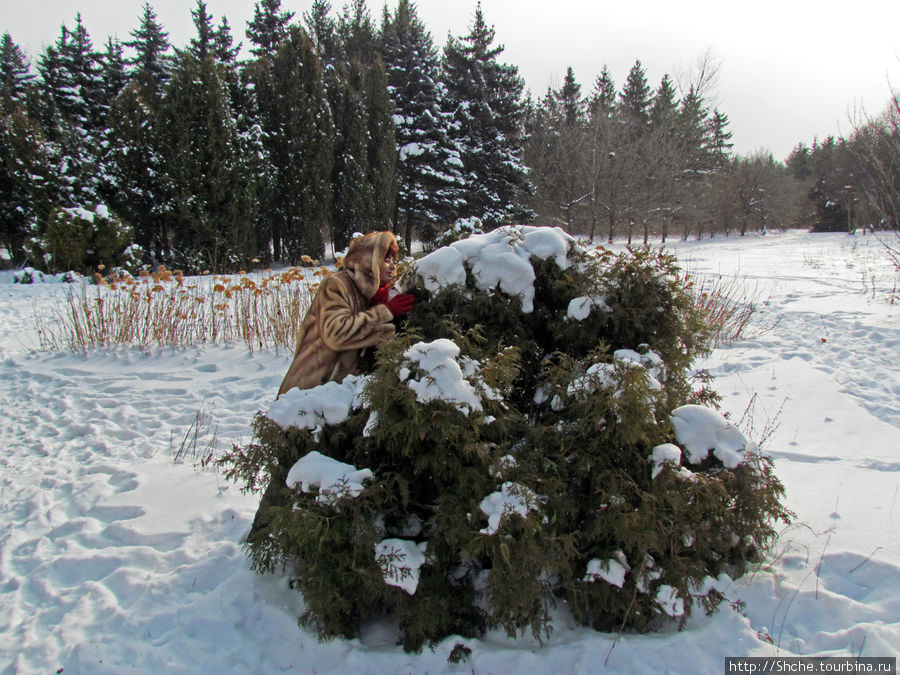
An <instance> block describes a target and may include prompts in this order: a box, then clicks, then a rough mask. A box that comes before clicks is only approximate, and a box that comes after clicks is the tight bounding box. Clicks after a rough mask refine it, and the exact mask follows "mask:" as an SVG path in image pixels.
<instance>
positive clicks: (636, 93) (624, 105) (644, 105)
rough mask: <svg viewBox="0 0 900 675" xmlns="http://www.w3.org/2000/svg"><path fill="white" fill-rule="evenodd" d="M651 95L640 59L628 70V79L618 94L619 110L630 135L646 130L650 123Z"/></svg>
mask: <svg viewBox="0 0 900 675" xmlns="http://www.w3.org/2000/svg"><path fill="white" fill-rule="evenodd" d="M651 103H652V96H651V91H650V86H649V85H648V84H647V74H646V72H645V71H644V66H643V65H642V64H641V62H640V60H638V61H636V62H635V63H634V65H633V66H632V67H631V70H629V71H628V79H627V80H625V85H624V86H623V87H622V92H621V93H620V94H619V111H620V113H621V115H622V118H623V120H625V122H626V123H627V124H628V127H629V129H630V132H631V134H632V135H637V134H641V133H644V132H646V130H647V127H648V126H649V124H650V105H651Z"/></svg>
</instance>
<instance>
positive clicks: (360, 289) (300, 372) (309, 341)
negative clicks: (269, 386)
mask: <svg viewBox="0 0 900 675" xmlns="http://www.w3.org/2000/svg"><path fill="white" fill-rule="evenodd" d="M396 246H397V241H396V239H395V238H394V235H393V234H392V233H391V232H373V233H371V234H367V235H365V236H363V237H357V238H355V239H353V240H352V241H351V242H350V247H349V249H348V251H347V255H346V257H345V258H344V267H343V270H341V271H340V272H338V273H337V274H333V275H331V276H329V277H326V278H325V280H324V281H322V283H321V285H320V286H319V290H318V292H317V293H316V296H315V297H314V298H313V301H312V303H311V304H310V306H309V310H308V311H307V313H306V316H305V317H304V318H303V321H302V322H301V324H300V329H299V330H298V331H297V342H296V346H295V348H294V360H293V361H292V362H291V365H290V367H289V368H288V371H287V374H286V375H285V376H284V380H283V381H282V383H281V387H279V389H278V395H279V396H281V395H282V394H283V393H284V392H286V391H288V390H289V389H293V388H294V387H299V388H300V389H310V388H312V387H315V386H318V385H320V384H324V383H325V382H328V381H330V380H334V381H338V382H339V381H340V380H343V379H344V377H346V376H347V375H349V374H351V373H356V372H358V371H359V359H360V355H361V353H362V350H363V349H364V348H366V347H372V346H374V345H375V344H376V343H378V342H380V341H381V340H382V339H384V338H385V337H387V336H389V335H391V334H392V333H393V332H394V325H393V323H391V321H392V320H393V315H392V314H391V311H390V310H389V309H388V308H387V307H386V306H385V305H383V304H381V305H375V306H373V307H369V300H370V299H371V298H372V296H374V295H375V292H376V291H377V290H378V288H379V286H381V285H382V283H387V282H388V281H390V280H389V279H384V280H382V279H380V278H379V276H380V271H379V270H380V268H381V263H382V262H384V259H385V256H386V255H387V252H388V251H389V250H391V249H393V250H394V251H395V252H396Z"/></svg>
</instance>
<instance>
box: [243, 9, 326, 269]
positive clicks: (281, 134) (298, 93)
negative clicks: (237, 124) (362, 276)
mask: <svg viewBox="0 0 900 675" xmlns="http://www.w3.org/2000/svg"><path fill="white" fill-rule="evenodd" d="M251 81H252V82H253V84H254V86H255V92H254V93H255V100H256V104H257V106H258V109H259V120H260V126H261V128H262V132H263V133H262V141H263V144H264V146H265V149H266V153H267V155H268V161H269V163H270V164H271V178H270V180H269V181H268V183H267V185H266V189H267V191H268V192H269V193H270V195H269V196H268V197H265V198H264V203H265V204H266V205H267V206H266V208H267V209H268V217H269V219H270V228H271V229H270V231H271V233H272V241H273V250H274V255H275V257H276V258H279V257H283V258H284V259H286V260H288V261H290V262H291V263H294V264H297V263H299V261H300V256H301V255H304V254H306V255H311V256H313V257H319V256H320V255H321V253H322V252H323V251H324V244H323V241H322V231H323V230H324V229H326V228H327V225H328V217H329V208H330V204H331V180H330V179H331V171H332V166H333V161H334V156H333V152H334V149H333V145H334V123H333V121H332V115H331V110H330V108H329V106H328V101H327V98H326V96H325V88H324V85H323V79H322V64H321V62H320V61H319V58H318V57H317V56H316V52H315V45H313V43H312V41H311V40H310V39H309V37H308V36H307V35H306V32H305V31H304V30H303V29H302V28H301V27H300V26H292V27H291V28H290V30H289V31H288V36H287V38H286V39H285V40H284V42H283V43H282V44H281V46H280V47H279V48H278V51H277V53H276V54H275V55H274V57H272V58H271V59H259V60H258V61H256V62H255V63H254V64H253V69H252V73H251Z"/></svg>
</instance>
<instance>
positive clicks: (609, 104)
mask: <svg viewBox="0 0 900 675" xmlns="http://www.w3.org/2000/svg"><path fill="white" fill-rule="evenodd" d="M588 107H589V109H590V111H591V117H592V118H593V117H596V116H603V117H607V118H608V117H610V116H611V115H612V113H613V110H615V107H616V83H615V82H614V81H613V78H612V75H610V73H609V68H608V67H607V66H606V64H605V63H604V64H603V69H602V70H601V71H600V74H599V75H598V76H597V80H596V81H595V82H594V89H593V91H592V92H591V97H590V101H589V104H588Z"/></svg>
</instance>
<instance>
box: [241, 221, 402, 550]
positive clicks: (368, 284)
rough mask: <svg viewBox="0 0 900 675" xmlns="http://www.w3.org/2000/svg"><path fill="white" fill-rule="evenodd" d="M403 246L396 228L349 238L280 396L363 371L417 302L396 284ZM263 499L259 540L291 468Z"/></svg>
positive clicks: (301, 334) (312, 311) (257, 520)
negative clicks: (369, 353)
mask: <svg viewBox="0 0 900 675" xmlns="http://www.w3.org/2000/svg"><path fill="white" fill-rule="evenodd" d="M398 252H399V249H398V247H397V240H396V238H395V237H394V235H393V233H391V232H373V233H371V234H367V235H365V236H363V237H356V238H355V239H353V240H352V241H351V242H350V247H349V249H348V250H347V255H346V256H345V257H344V265H343V269H342V270H341V271H340V272H338V273H337V274H332V275H331V276H329V277H326V278H325V280H324V281H322V283H321V284H320V285H319V290H318V292H317V293H316V295H315V297H314V298H313V301H312V303H311V304H310V306H309V309H308V310H307V312H306V316H305V317H304V318H303V321H302V322H301V323H300V328H299V330H298V331H297V342H296V347H295V348H294V359H293V361H292V362H291V365H290V367H289V368H288V371H287V374H286V375H285V376H284V380H283V381H282V382H281V386H280V387H279V388H278V396H281V395H282V394H284V393H285V392H287V391H289V390H291V389H293V388H294V387H299V388H300V389H311V388H313V387H316V386H318V385H320V384H325V383H326V382H328V381H331V380H333V381H336V382H340V381H341V380H343V379H344V378H345V377H346V376H347V375H349V374H355V373H358V372H360V369H361V366H362V356H363V352H364V351H365V350H366V348H370V347H374V346H375V345H376V344H377V343H378V342H380V341H381V340H383V339H384V338H385V337H388V336H389V335H391V334H392V333H393V332H394V324H393V323H392V321H393V320H394V318H395V317H397V316H400V315H401V314H406V313H407V312H409V311H410V310H411V309H412V307H413V302H414V300H413V296H412V294H409V293H396V292H395V291H393V289H392V288H391V281H392V279H393V277H394V265H395V264H396V262H397V255H398ZM281 469H282V472H283V474H284V475H283V476H275V477H273V479H272V482H271V483H270V484H269V486H268V487H267V488H266V491H265V493H263V496H262V499H261V500H260V502H259V508H258V509H257V511H256V516H255V517H254V518H253V526H252V527H251V528H250V534H249V535H248V536H247V540H248V542H251V543H253V542H255V541H256V540H257V539H258V537H259V531H260V530H261V529H263V528H265V527H266V525H267V524H268V520H269V519H268V513H267V511H268V509H269V507H271V506H275V505H277V503H278V501H279V498H280V495H281V494H283V489H284V488H285V485H284V479H285V478H286V477H287V472H288V470H289V469H290V467H281Z"/></svg>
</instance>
